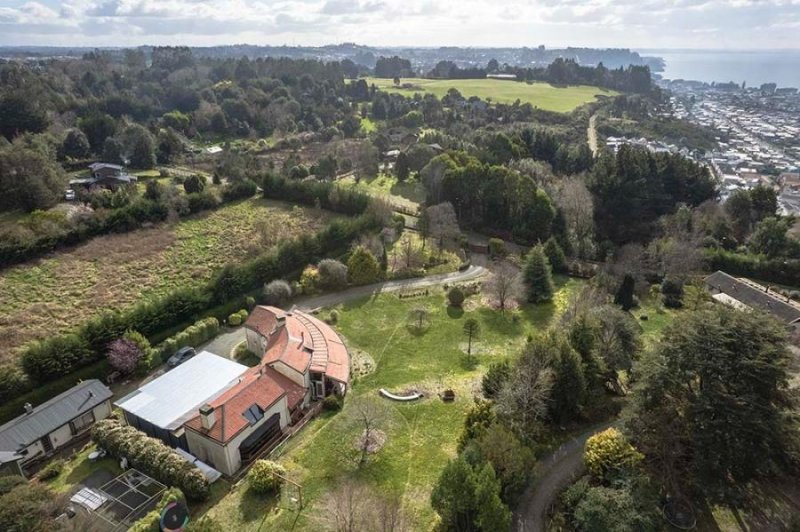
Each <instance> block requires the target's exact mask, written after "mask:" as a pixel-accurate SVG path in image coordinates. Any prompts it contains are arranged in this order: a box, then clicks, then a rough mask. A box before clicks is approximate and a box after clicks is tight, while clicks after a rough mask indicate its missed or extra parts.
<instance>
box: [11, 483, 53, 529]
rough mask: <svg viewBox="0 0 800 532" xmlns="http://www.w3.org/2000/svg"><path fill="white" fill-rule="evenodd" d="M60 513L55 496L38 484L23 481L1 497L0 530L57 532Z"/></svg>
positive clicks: (43, 485) (47, 488) (41, 484)
mask: <svg viewBox="0 0 800 532" xmlns="http://www.w3.org/2000/svg"><path fill="white" fill-rule="evenodd" d="M62 511H63V507H62V506H61V504H60V503H59V500H58V497H57V495H56V494H55V493H54V492H53V490H51V489H50V488H49V487H47V485H45V484H43V483H41V482H25V483H23V484H20V485H18V486H16V487H14V488H13V489H12V490H11V491H9V492H8V493H6V494H5V495H3V496H2V497H0V530H7V531H14V532H17V531H22V530H56V529H57V528H58V527H57V526H56V524H55V523H54V522H53V518H54V517H56V516H57V515H58V514H59V513H61V512H62Z"/></svg>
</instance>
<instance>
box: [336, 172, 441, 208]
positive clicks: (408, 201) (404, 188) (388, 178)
mask: <svg viewBox="0 0 800 532" xmlns="http://www.w3.org/2000/svg"><path fill="white" fill-rule="evenodd" d="M337 183H340V184H341V185H342V186H345V187H355V188H357V189H358V190H362V191H364V192H366V193H367V194H371V195H373V196H381V197H385V198H387V199H389V200H390V201H391V202H393V203H397V204H401V205H406V206H408V207H410V208H412V209H416V208H417V207H418V206H419V204H420V203H422V202H423V201H425V187H423V186H422V183H420V182H419V181H418V180H417V179H416V178H414V179H408V180H406V181H403V182H399V181H398V180H397V178H396V177H395V176H393V175H388V174H379V175H378V176H376V177H374V178H372V179H360V180H359V181H358V183H356V181H355V178H354V177H353V176H349V177H345V178H343V179H340V180H339V181H337Z"/></svg>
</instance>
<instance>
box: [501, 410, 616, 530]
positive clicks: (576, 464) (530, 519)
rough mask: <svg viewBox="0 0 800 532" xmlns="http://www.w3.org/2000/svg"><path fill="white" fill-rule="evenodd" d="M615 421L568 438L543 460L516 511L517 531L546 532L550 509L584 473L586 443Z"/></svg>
mask: <svg viewBox="0 0 800 532" xmlns="http://www.w3.org/2000/svg"><path fill="white" fill-rule="evenodd" d="M609 426H611V423H606V424H604V425H601V426H598V427H595V428H593V429H592V430H589V431H587V432H584V433H583V434H581V435H580V436H578V437H576V438H574V439H572V440H570V441H568V442H567V443H565V444H563V445H562V446H561V447H559V448H558V449H557V450H556V451H555V452H554V453H552V454H551V455H550V456H548V457H546V458H545V459H544V460H542V461H540V463H539V465H538V466H537V471H536V480H535V481H534V482H533V483H532V484H531V485H530V486H528V489H527V490H525V493H523V494H522V497H521V499H520V501H519V504H518V505H517V510H516V511H515V512H514V525H513V529H514V531H515V532H544V530H545V523H546V517H547V510H548V508H550V506H551V505H552V504H553V503H554V502H555V498H556V497H557V496H558V494H559V492H560V491H561V490H563V489H564V488H566V487H567V486H568V485H569V483H570V482H572V481H573V480H574V479H575V478H577V477H578V476H580V475H581V474H582V473H583V470H584V465H583V447H584V445H585V444H586V440H588V439H589V438H590V437H591V436H592V435H594V434H597V433H598V432H600V431H602V430H605V429H607V428H608V427H609Z"/></svg>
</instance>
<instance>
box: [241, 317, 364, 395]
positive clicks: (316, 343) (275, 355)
mask: <svg viewBox="0 0 800 532" xmlns="http://www.w3.org/2000/svg"><path fill="white" fill-rule="evenodd" d="M278 316H282V317H283V318H284V321H283V325H282V326H281V325H279V324H278ZM245 323H246V325H247V326H248V327H250V328H251V329H253V330H256V331H258V332H259V334H261V335H262V336H265V337H266V338H268V343H267V349H266V352H265V353H264V355H263V357H262V362H263V363H264V364H269V365H272V364H275V363H276V362H278V361H281V362H283V363H284V364H286V365H287V366H289V367H290V368H292V369H294V370H295V371H297V372H298V373H301V374H303V373H305V372H306V371H308V370H309V369H310V370H311V371H315V372H321V373H325V375H327V376H328V377H330V378H331V379H334V380H337V381H339V382H342V383H345V384H347V383H348V382H349V380H350V356H349V355H348V353H347V348H346V347H345V345H344V343H343V342H342V339H341V338H340V337H339V335H338V334H336V332H335V331H334V330H333V329H332V328H331V327H330V326H329V325H328V324H326V323H325V322H323V321H321V320H319V319H317V318H315V317H314V316H312V315H310V314H306V313H305V312H300V311H298V310H293V311H291V312H284V311H283V310H281V309H278V308H275V307H265V306H260V307H256V308H255V309H254V310H253V313H252V314H250V317H249V318H248V319H247V322H245Z"/></svg>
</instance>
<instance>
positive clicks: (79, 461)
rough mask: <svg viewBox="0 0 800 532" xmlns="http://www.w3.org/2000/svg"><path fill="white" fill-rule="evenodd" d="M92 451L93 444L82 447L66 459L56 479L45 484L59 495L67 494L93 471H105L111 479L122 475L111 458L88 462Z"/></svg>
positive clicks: (94, 447)
mask: <svg viewBox="0 0 800 532" xmlns="http://www.w3.org/2000/svg"><path fill="white" fill-rule="evenodd" d="M94 450H96V446H95V445H94V444H93V443H87V444H86V445H84V446H83V448H81V449H80V450H78V451H77V452H76V453H75V454H74V455H72V456H71V457H70V458H69V459H67V461H66V463H65V464H64V469H63V470H62V471H61V473H60V474H59V475H58V476H57V477H55V478H54V479H52V480H48V481H46V482H47V484H48V485H49V486H50V487H51V488H53V489H54V490H56V491H57V492H59V493H68V492H70V491H72V490H73V489H75V488H76V487H77V485H78V484H79V483H81V482H83V481H84V480H86V479H87V478H89V476H90V475H91V474H92V473H94V472H95V471H99V470H105V471H107V472H108V473H109V474H110V475H111V476H112V477H116V476H117V475H119V474H120V473H122V470H121V469H120V467H119V464H117V461H116V460H114V459H113V458H111V457H108V456H107V457H105V458H100V459H99V460H96V461H94V462H93V461H91V460H89V454H90V453H91V452H92V451H94Z"/></svg>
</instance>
